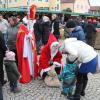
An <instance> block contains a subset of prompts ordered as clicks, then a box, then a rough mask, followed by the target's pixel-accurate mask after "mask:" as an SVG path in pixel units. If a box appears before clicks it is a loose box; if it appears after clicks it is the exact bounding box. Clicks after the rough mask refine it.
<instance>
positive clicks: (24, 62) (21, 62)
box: [16, 25, 31, 83]
mask: <svg viewBox="0 0 100 100" xmlns="http://www.w3.org/2000/svg"><path fill="white" fill-rule="evenodd" d="M28 33H29V32H28V29H27V27H26V26H25V25H20V28H19V31H18V34H17V39H16V48H17V56H18V69H19V72H20V73H21V79H20V82H21V83H28V82H30V81H31V78H30V70H29V63H28V58H25V57H23V51H24V38H25V35H27V34H28Z"/></svg>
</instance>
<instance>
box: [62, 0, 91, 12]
mask: <svg viewBox="0 0 100 100" xmlns="http://www.w3.org/2000/svg"><path fill="white" fill-rule="evenodd" d="M80 1H81V2H80ZM68 8H70V9H71V11H72V12H79V13H88V12H89V9H90V3H89V0H61V10H66V9H68Z"/></svg>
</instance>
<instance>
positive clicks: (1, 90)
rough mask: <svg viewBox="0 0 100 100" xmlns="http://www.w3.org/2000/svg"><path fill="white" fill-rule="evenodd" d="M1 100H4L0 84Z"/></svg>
mask: <svg viewBox="0 0 100 100" xmlns="http://www.w3.org/2000/svg"><path fill="white" fill-rule="evenodd" d="M0 100H3V93H2V84H1V82H0Z"/></svg>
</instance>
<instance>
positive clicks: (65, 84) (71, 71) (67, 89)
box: [59, 62, 78, 98]
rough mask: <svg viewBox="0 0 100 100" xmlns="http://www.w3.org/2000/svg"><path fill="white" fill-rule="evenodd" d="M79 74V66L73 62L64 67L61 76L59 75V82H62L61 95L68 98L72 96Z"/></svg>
mask: <svg viewBox="0 0 100 100" xmlns="http://www.w3.org/2000/svg"><path fill="white" fill-rule="evenodd" d="M77 72H78V67H77V64H75V63H73V62H68V63H67V64H65V65H64V68H63V70H62V72H61V74H60V75H59V80H60V81H62V92H61V94H63V95H67V97H68V98H69V97H70V96H72V93H73V88H74V85H75V81H76V74H77Z"/></svg>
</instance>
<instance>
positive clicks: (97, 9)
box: [90, 6, 100, 14]
mask: <svg viewBox="0 0 100 100" xmlns="http://www.w3.org/2000/svg"><path fill="white" fill-rule="evenodd" d="M90 13H91V14H100V6H91V7H90Z"/></svg>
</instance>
